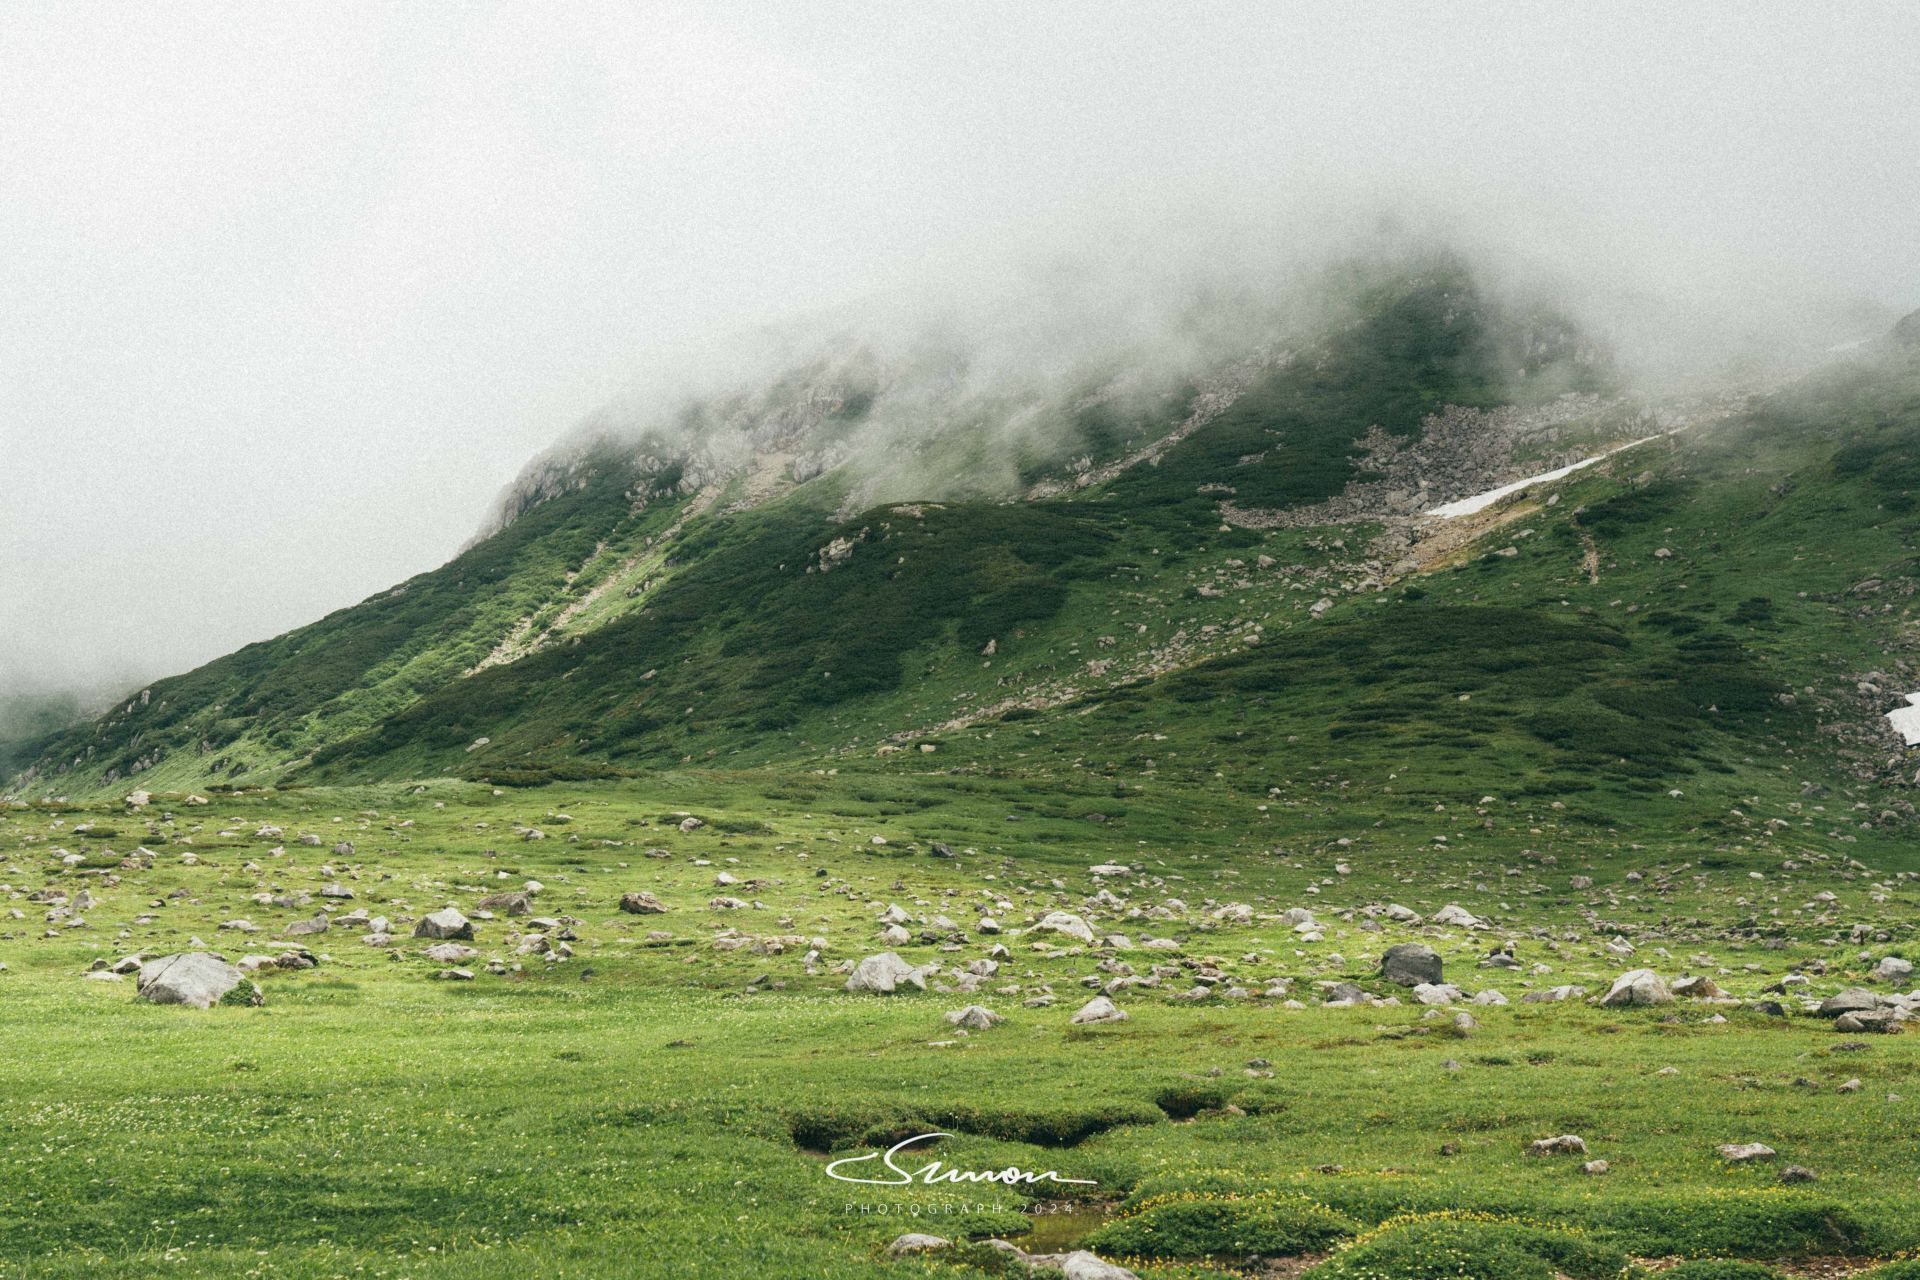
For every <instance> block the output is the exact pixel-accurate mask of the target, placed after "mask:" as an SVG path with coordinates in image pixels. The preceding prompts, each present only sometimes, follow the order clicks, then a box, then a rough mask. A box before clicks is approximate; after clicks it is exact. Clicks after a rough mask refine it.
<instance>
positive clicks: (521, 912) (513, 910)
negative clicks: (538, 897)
mask: <svg viewBox="0 0 1920 1280" xmlns="http://www.w3.org/2000/svg"><path fill="white" fill-rule="evenodd" d="M475 905H476V906H477V907H478V909H479V910H481V911H498V912H499V913H500V914H501V915H503V916H530V915H532V914H533V895H532V894H530V893H528V892H527V891H526V890H525V889H513V890H509V891H508V892H506V893H490V894H488V895H487V896H486V897H484V898H482V899H480V901H479V902H478V903H476V904H475Z"/></svg>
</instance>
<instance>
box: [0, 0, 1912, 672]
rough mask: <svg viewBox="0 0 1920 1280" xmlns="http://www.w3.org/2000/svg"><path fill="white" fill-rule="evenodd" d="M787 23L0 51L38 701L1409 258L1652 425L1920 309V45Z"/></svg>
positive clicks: (1700, 24)
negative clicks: (664, 471)
mask: <svg viewBox="0 0 1920 1280" xmlns="http://www.w3.org/2000/svg"><path fill="white" fill-rule="evenodd" d="M790 8H791V9H792V11H791V12H782V11H776V10H774V9H771V8H763V9H740V8H736V7H731V6H718V5H714V6H700V5H648V6H632V5H608V6H591V5H583V6H568V7H567V8H566V9H564V10H560V9H554V8H551V7H536V6H531V5H514V4H474V5H467V6H459V7H454V6H434V7H425V6H417V5H412V6H410V5H399V4H390V5H370V4H362V5H350V4H334V5H327V6H298V7H281V8H278V9H261V8H258V7H253V6H239V5H233V6H221V5H207V4H200V5H194V6H174V5H166V4H159V5H149V6H142V7H140V8H139V9H137V10H127V9H124V8H119V7H108V6H98V7H95V6H89V5H85V4H69V5H60V6H57V7H56V6H52V5H46V6H38V7H32V6H15V7H12V8H9V9H8V10H6V11H5V12H4V13H0V148H3V151H0V154H5V155H6V156H7V157H8V162H7V163H6V164H5V165H3V166H0V243H4V244H5V245H6V249H5V251H4V252H0V296H3V297H4V298H5V300H6V303H7V305H6V306H5V307H4V308H0V475H4V477H5V483H4V490H0V492H4V501H0V694H6V693H10V692H17V691H23V690H24V691H30V692H34V693H36V694H43V693H52V692H59V691H63V690H75V691H84V692H87V693H89V694H91V693H92V692H93V691H95V690H97V689H99V688H100V687H101V686H103V685H106V686H113V685H119V686H121V687H126V686H130V685H132V684H133V683H135V682H138V681H141V680H145V679H149V678H152V677H154V676H157V675H161V674H166V673H169V672H172V671H177V670H182V669H185V668H187V667H190V666H192V665H195V664H196V663H199V662H202V661H205V660H207V659H210V658H212V657H215V656H217V655H219V654H221V653H224V652H227V651H229V650H231V649H233V648H235V647H237V646H239V645H241V644H244V643H247V642H249V641H252V640H257V639H262V638H265V637H267V636H270V635H273V634H277V633H279V632H281V631H284V630H286V629H288V628H289V627H292V626H296V625H299V624H301V623H303V622H306V621H310V620H312V619H313V618H316V617H318V616H320V615H322V614H324V613H326V612H327V611H329V610H331V609H334V608H338V607H341V606H344V605H347V604H350V603H352V602H354V601H356V600H358V599H361V598H364V597H365V596H367V595H369V594H372V593H374V592H376V591H378V590H381V589H383V588H385V587H386V586H388V585H390V584H391V583H393V582H395V581H398V580H400V579H402V578H404V577H407V576H408V575H410V574H412V573H416V572H419V571H421V570H423V569H426V568H430V567H432V566H433V565H435V564H437V563H439V562H441V561H443V560H444V559H446V558H447V557H448V556H449V555H451V554H453V552H454V551H455V550H457V548H458V547H459V546H460V545H461V544H462V543H463V542H464V541H465V540H466V539H467V538H468V537H470V536H471V535H472V534H473V533H474V531H475V530H476V529H477V528H479V527H481V526H482V524H483V522H484V521H485V520H486V519H487V518H488V516H489V514H490V512H491V511H492V509H493V506H494V503H495V501H496V499H497V495H498V494H499V492H500V490H501V488H502V486H503V485H505V484H506V483H508V482H509V481H510V480H511V479H512V478H513V477H514V476H515V475H516V474H518V473H520V471H521V470H522V468H523V467H524V466H525V465H526V463H527V461H528V459H530V458H532V457H534V456H535V455H537V454H539V453H540V452H541V451H543V450H545V449H547V448H549V447H551V446H552V445H553V443H554V442H555V441H556V440H558V439H561V438H563V437H565V436H566V435H567V434H568V433H569V432H570V431H573V430H576V429H577V427H578V424H581V423H583V422H586V423H591V424H596V426H598V427H604V426H606V425H609V424H612V425H619V426H623V427H631V426H633V425H635V424H645V423H649V422H652V421H655V420H656V419H659V418H661V417H663V416H664V415H666V414H668V413H669V411H670V410H671V409H673V408H674V407H676V406H678V405H680V404H682V403H684V402H685V400H686V398H687V397H689V396H692V395H696V394H700V393H703V392H710V391H712V390H716V389H724V388H732V387H738V386H741V385H744V384H750V383H751V381H752V379H753V378H754V377H756V376H759V375H760V374H763V373H765V372H768V371H771V370H774V369H778V368H782V367H785V364H786V363H787V362H791V361H793V360H795V359H798V358H813V357H815V356H817V355H818V353H819V352H821V351H822V350H834V351H847V350H861V349H864V350H867V351H869V352H872V353H874V358H876V359H883V360H888V361H896V360H911V359H915V358H923V357H924V358H930V354H931V353H938V352H942V351H944V352H946V353H947V354H948V355H950V356H951V355H954V354H955V353H958V356H959V357H960V358H959V363H960V364H962V365H963V366H964V368H965V370H966V377H967V378H968V379H970V380H971V382H972V383H973V384H974V385H976V386H977V387H978V388H979V390H980V393H981V394H982V395H986V396H992V395H999V394H1004V393H1005V392H1007V390H1008V389H1010V388H1021V387H1058V386H1062V385H1067V384H1069V383H1070V382H1071V381H1072V380H1073V379H1074V378H1077V377H1079V376H1081V375H1082V373H1083V372H1084V371H1085V370H1086V369H1087V368H1088V367H1089V366H1091V365H1100V364H1102V363H1103V362H1104V363H1108V364H1110V363H1111V362H1112V361H1113V360H1115V359H1118V358H1125V359H1127V360H1130V361H1132V362H1133V363H1134V365H1135V366H1136V368H1137V372H1138V376H1139V378H1140V381H1141V383H1142V385H1143V386H1149V385H1151V384H1152V383H1153V382H1154V380H1155V379H1156V378H1158V377H1161V376H1162V375H1164V374H1167V373H1168V372H1170V371H1174V370H1178V369H1182V368H1186V367H1190V366H1191V365H1193V364H1194V363H1196V362H1199V361H1203V360H1205V359H1208V358H1211V357H1212V356H1213V355H1215V354H1216V353H1217V352H1218V351H1220V350H1223V349H1225V348H1227V347H1229V346H1231V345H1233V344H1235V343H1239V342H1243V341H1245V339H1246V336H1247V335H1246V334H1245V333H1244V332H1226V333H1223V332H1220V331H1219V330H1220V321H1219V317H1222V316H1227V317H1234V318H1235V319H1236V322H1237V321H1239V320H1241V319H1244V322H1245V325H1247V326H1256V327H1257V326H1266V327H1267V328H1268V329H1269V330H1270V333H1271V338H1272V340H1273V341H1282V340H1284V339H1285V336H1286V334H1287V332H1288V331H1289V329H1288V326H1289V325H1298V324H1300V323H1302V322H1303V321H1304V319H1305V318H1306V317H1308V316H1309V315H1310V314H1311V308H1312V305H1313V301H1312V299H1311V297H1310V296H1306V295H1303V294H1302V293H1301V292H1300V291H1299V290H1298V288H1297V285H1298V282H1300V281H1302V280H1305V279H1308V278H1310V271H1309V270H1308V267H1309V266H1310V265H1311V264H1314V263H1318V262H1323V261H1325V260H1326V259H1327V257H1328V256H1329V255H1332V254H1335V253H1338V252H1341V251H1344V250H1346V249H1348V248H1351V247H1353V246H1364V245H1367V244H1368V243H1370V242H1373V241H1374V240H1375V239H1376V238H1377V237H1378V236H1379V235H1380V234H1381V228H1382V227H1383V226H1392V227H1396V228H1399V230H1397V231H1396V232H1395V233H1394V234H1395V235H1396V236H1399V237H1410V238H1412V239H1415V240H1420V241H1431V242H1435V243H1442V242H1444V243H1447V244H1449V245H1453V246H1457V247H1459V248H1460V250H1461V251H1463V252H1466V253H1468V254H1470V255H1471V256H1472V257H1473V258H1474V260H1475V261H1476V262H1484V263H1486V264H1488V266H1489V269H1490V270H1492V271H1493V272H1494V273H1495V276H1496V277H1497V279H1498V280H1499V282H1500V284H1501V287H1511V288H1515V289H1522V288H1524V289H1540V290H1548V291H1551V292H1552V293H1553V294H1554V296H1555V297H1556V299H1557V300H1559V301H1560V302H1562V303H1564V305H1565V306H1566V307H1567V308H1568V309H1569V310H1570V311H1572V312H1573V313H1574V314H1576V315H1577V316H1578V317H1579V318H1581V319H1582V320H1583V321H1584V322H1586V323H1589V324H1591V325H1593V326H1594V327H1595V329H1596V331H1598V332H1601V333H1603V334H1605V336H1606V337H1607V338H1608V340H1609V341H1610V342H1612V343H1613V344H1614V345H1615V346H1616V347H1617V349H1618V351H1619V352H1620V356H1621V359H1622V361H1623V364H1624V365H1625V366H1626V367H1627V368H1628V369H1630V370H1631V371H1632V372H1633V373H1634V374H1635V375H1636V376H1638V377H1640V378H1643V379H1644V380H1645V381H1646V383H1647V384H1648V385H1649V386H1660V385H1667V384H1671V383H1674V382H1676V381H1680V380H1684V379H1686V378H1688V377H1699V376H1710V374H1711V373H1712V371H1713V370H1715V369H1719V368H1723V367H1725V366H1727V365H1728V364H1729V363H1730V362H1748V363H1751V362H1754V361H1768V360H1779V361H1784V362H1786V363H1788V364H1791V363H1792V362H1793V361H1795V360H1804V359H1806V358H1808V357H1809V356H1810V355H1814V354H1817V353H1819V352H1821V351H1823V350H1825V349H1826V347H1827V346H1830V345H1833V344H1835V343H1838V342H1843V341H1846V340H1849V339H1850V338H1854V337H1862V336H1867V335H1868V334H1870V333H1872V332H1873V331H1874V330H1875V328H1876V326H1882V325H1884V324H1885V323H1886V322H1887V321H1888V320H1889V319H1890V318H1891V317H1893V316H1895V315H1898V314H1900V313H1902V312H1904V311H1907V310H1910V309H1912V308H1913V307H1914V306H1916V305H1920V234H1916V232H1915V230H1914V219H1913V210H1914V209H1915V208H1916V207H1920V159H1916V155H1915V151H1914V148H1913V146H1912V138H1913V137H1914V135H1915V131H1916V126H1920V71H1916V69H1915V67H1914V66H1913V62H1912V50H1913V49H1914V48H1915V47H1920V12H1916V11H1915V10H1914V9H1913V8H1911V7H1910V6H1905V5H1895V4H1884V5H1854V6H1847V7H1845V8H1819V7H1814V6H1807V5H1804V4H1780V5H1746V6H1741V7H1739V8H1738V9H1735V8H1731V7H1728V8H1720V7H1713V6H1690V7H1687V8H1685V9H1682V10H1679V11H1675V10H1674V9H1673V8H1671V7H1657V6H1651V5H1646V6H1638V5H1614V6H1607V7H1605V8H1604V9H1601V8H1595V9H1591V10H1580V9H1556V10H1554V11H1542V10H1540V9H1539V8H1538V7H1535V6H1521V5H1511V6H1503V5H1472V6H1468V5H1464V4H1463V5H1447V4H1419V5H1412V4H1408V5H1377V6H1368V7H1366V8H1364V9H1357V8H1356V7H1355V6H1351V5H1341V4H1329V5H1289V6H1285V7H1276V6H1271V5H1259V4H1248V5H1232V4H1227V5H1214V6H1207V7H1204V8H1194V9H1187V8H1180V9H1176V8H1171V7H1166V6H1148V5H1119V6H1115V5H1110V4H1100V5H1091V4H1090V5H1057V6H1048V7H1046V8H1045V9H1038V10H1037V9H1034V8H1032V7H1030V6H1029V7H1023V6H1014V5H992V4H967V5H915V6H892V5H878V4H871V5H838V4H825V3H823V4H810V5H806V6H791V7H790ZM1200 296H1205V297H1207V298H1209V299H1210V300H1212V301H1213V302H1214V303H1215V304H1216V305H1215V306H1214V307H1213V308H1212V309H1211V310H1209V311H1207V312H1206V314H1207V315H1209V316H1211V317H1213V319H1212V320H1211V321H1209V323H1210V324H1211V325H1212V326H1213V327H1211V328H1209V327H1207V326H1206V325H1202V326H1201V327H1199V328H1197V329H1196V328H1195V327H1194V325H1193V324H1192V323H1190V321H1191V319H1192V317H1193V315H1194V314H1195V312H1194V309H1193V307H1192V305H1191V304H1192V301H1193V299H1195V298H1196V297H1200ZM1222 299H1225V303H1224V304H1223V303H1222V301H1221V300H1222ZM1228 327H1229V328H1234V327H1235V326H1232V325H1230V326H1228ZM910 421H911V414H903V415H901V416H900V418H898V419H897V420H895V421H893V422H891V423H890V424H889V428H888V430H889V435H888V436H887V437H886V439H889V440H897V439H898V438H899V437H898V435H897V432H898V431H899V430H901V429H904V428H903V427H902V424H910ZM875 470H876V474H879V475H885V474H887V471H886V466H885V464H884V461H881V462H879V463H877V464H876V468H875Z"/></svg>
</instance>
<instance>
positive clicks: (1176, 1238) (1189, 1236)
mask: <svg viewBox="0 0 1920 1280" xmlns="http://www.w3.org/2000/svg"><path fill="white" fill-rule="evenodd" d="M1358 1230H1360V1224H1359V1223H1357V1222H1355V1221H1354V1220H1353V1219H1351V1218H1347V1217H1343V1216H1341V1215H1340V1214H1337V1213H1335V1212H1334V1211H1333V1210H1331V1209H1329V1208H1327V1207H1326V1206H1325V1205H1323V1204H1318V1203H1316V1202H1314V1201H1312V1200H1309V1199H1307V1198H1306V1197H1305V1196H1292V1195H1275V1194H1272V1193H1263V1194H1258V1195H1251V1196H1243V1197H1235V1196H1195V1195H1191V1194H1177V1195H1176V1196H1175V1197H1174V1198H1173V1199H1169V1200H1158V1201H1151V1200H1150V1201H1147V1202H1145V1203H1144V1204H1143V1205H1142V1207H1140V1208H1139V1209H1136V1210H1134V1211H1133V1212H1131V1213H1129V1214H1128V1215H1127V1216H1126V1217H1124V1218H1121V1219H1119V1220H1118V1221H1115V1222H1110V1223H1108V1224H1107V1225H1106V1226H1104V1227H1101V1228H1100V1229H1099V1230H1097V1231H1095V1232H1094V1233H1093V1234H1091V1235H1089V1236H1088V1237H1087V1238H1086V1241H1085V1246H1086V1247H1087V1248H1089V1249H1093V1250H1095V1251H1097V1252H1100V1253H1107V1254H1122V1255H1125V1256H1129V1257H1135V1258H1214V1257H1243V1256H1246V1255H1249V1254H1260V1255H1264V1256H1268V1257H1275V1256H1283V1255H1286V1254H1295V1253H1309V1252H1313V1251H1315V1250H1319V1249H1324V1248H1326V1247H1327V1246H1328V1245H1331V1244H1333V1243H1334V1242H1335V1241H1337V1240H1342V1239H1344V1238H1346V1237H1348V1236H1350V1235H1352V1234H1353V1233H1355V1232H1356V1231H1358Z"/></svg>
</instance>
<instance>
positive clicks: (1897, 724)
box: [1887, 693, 1920, 747]
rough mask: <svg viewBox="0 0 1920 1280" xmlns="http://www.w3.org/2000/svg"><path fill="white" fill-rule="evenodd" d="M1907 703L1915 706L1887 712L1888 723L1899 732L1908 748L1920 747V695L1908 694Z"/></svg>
mask: <svg viewBox="0 0 1920 1280" xmlns="http://www.w3.org/2000/svg"><path fill="white" fill-rule="evenodd" d="M1907 701H1908V702H1910V703H1912V704H1913V705H1912V706H1910V707H1901V708H1900V709H1899V710H1897V711H1889V712H1887V723H1888V724H1891V725H1892V726H1893V727H1894V728H1895V729H1896V730H1898V731H1899V733H1900V736H1901V737H1903V738H1905V739H1906V740H1907V745H1908V746H1910V747H1920V693H1910V694H1908V695H1907Z"/></svg>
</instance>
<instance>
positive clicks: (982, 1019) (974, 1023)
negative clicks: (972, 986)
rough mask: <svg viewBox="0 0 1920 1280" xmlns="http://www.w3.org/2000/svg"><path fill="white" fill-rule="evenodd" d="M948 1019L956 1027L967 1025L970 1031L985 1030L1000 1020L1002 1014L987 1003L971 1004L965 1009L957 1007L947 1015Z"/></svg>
mask: <svg viewBox="0 0 1920 1280" xmlns="http://www.w3.org/2000/svg"><path fill="white" fill-rule="evenodd" d="M947 1021H948V1023H950V1024H951V1025H953V1026H956V1027H965V1028H966V1029H967V1030H969V1031H985V1030H986V1029H987V1028H988V1027H991V1026H992V1025H993V1024H994V1023H996V1022H998V1021H1000V1015H999V1014H997V1013H995V1012H994V1011H993V1010H991V1009H989V1008H987V1007H986V1006H985V1005H979V1004H970V1005H968V1006H967V1007H966V1008H964V1009H955V1010H954V1011H953V1012H952V1013H949V1014H948V1015H947Z"/></svg>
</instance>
